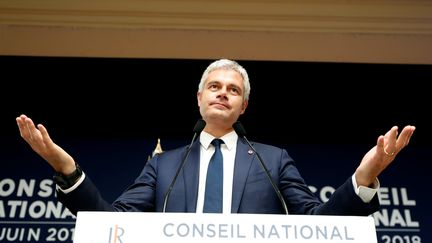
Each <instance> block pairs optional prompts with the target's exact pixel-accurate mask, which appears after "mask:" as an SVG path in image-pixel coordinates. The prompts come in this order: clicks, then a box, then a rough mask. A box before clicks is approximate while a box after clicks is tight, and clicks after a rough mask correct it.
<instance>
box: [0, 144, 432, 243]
mask: <svg viewBox="0 0 432 243" xmlns="http://www.w3.org/2000/svg"><path fill="white" fill-rule="evenodd" d="M60 143H61V144H62V145H63V147H64V148H65V149H66V150H67V151H69V152H70V153H71V154H72V155H73V156H74V158H75V159H76V160H77V161H78V162H79V163H80V164H81V167H82V168H84V170H85V172H86V173H87V174H88V175H90V176H91V177H92V179H93V181H94V182H95V184H96V185H97V186H98V187H99V189H100V191H101V193H102V194H103V195H104V196H105V198H106V199H107V200H108V201H113V200H114V199H115V198H116V197H117V196H118V195H119V194H120V193H121V192H122V191H123V190H124V189H125V188H126V186H127V185H129V184H130V183H132V181H133V180H134V179H135V177H136V176H137V175H138V174H139V173H140V171H141V169H142V167H143V165H144V164H145V162H146V161H147V158H148V156H149V155H151V152H152V150H153V149H154V147H155V145H156V140H154V141H150V140H145V139H142V140H141V139H112V140H107V139H63V140H62V141H60ZM161 143H162V148H163V149H164V150H166V149H170V148H174V147H176V146H178V145H183V144H187V143H188V141H182V140H171V139H169V138H167V139H164V138H162V140H161ZM0 145H1V147H2V152H1V153H0V161H1V164H2V169H1V171H0V175H1V177H0V199H1V200H0V225H1V227H0V241H4V240H5V239H6V240H7V241H8V240H9V241H11V240H14V241H21V242H46V241H49V240H54V241H57V242H71V239H72V232H73V228H74V218H73V217H72V216H71V215H70V214H69V213H68V211H67V210H65V208H64V207H63V206H62V205H61V204H59V203H57V201H56V199H55V194H54V185H53V183H52V180H51V176H52V173H53V171H52V169H51V168H50V167H49V166H48V164H47V163H46V162H44V161H43V160H42V159H41V158H39V157H38V156H37V155H36V154H35V153H33V152H32V151H31V149H30V148H29V147H28V146H27V144H25V142H24V141H21V140H20V138H19V137H17V138H16V139H8V140H5V139H2V140H1V141H0ZM285 147H286V148H287V150H288V152H289V153H290V155H291V156H292V157H293V158H294V159H295V160H296V162H297V166H298V167H299V170H300V171H301V173H302V175H303V177H304V178H305V179H306V182H307V183H308V184H309V185H310V186H311V189H312V190H313V191H314V192H315V193H316V195H317V196H319V197H320V199H321V200H326V199H327V198H328V196H329V195H330V194H331V193H332V191H333V190H334V188H335V187H337V186H338V185H340V184H341V183H342V182H343V181H344V180H346V178H347V177H349V176H351V174H352V173H353V172H354V169H355V167H356V166H357V164H358V163H359V161H360V160H361V156H363V154H364V153H365V152H366V151H367V150H368V149H369V146H365V145H336V144H334V145H328V144H327V145H324V144H303V145H287V146H285ZM430 150H431V147H419V146H411V147H407V148H406V150H404V151H402V153H401V154H399V156H398V157H397V159H396V161H395V162H394V164H392V165H391V167H390V168H388V170H386V171H385V172H384V174H383V175H382V176H381V177H380V181H381V191H380V200H381V203H382V204H383V206H382V208H381V210H380V211H379V212H378V213H376V214H375V215H374V218H375V221H376V227H377V234H378V240H379V241H378V242H380V243H386V242H429V241H430V240H431V239H432V237H431V235H430V231H429V230H428V229H430V228H431V227H432V222H431V221H432V215H431V213H430V210H429V207H428V205H427V198H426V197H427V193H426V192H427V191H428V190H429V189H430V188H429V187H430V183H429V180H428V178H427V176H428V172H429V171H431V162H432V157H431V154H430V153H428V151H430Z"/></svg>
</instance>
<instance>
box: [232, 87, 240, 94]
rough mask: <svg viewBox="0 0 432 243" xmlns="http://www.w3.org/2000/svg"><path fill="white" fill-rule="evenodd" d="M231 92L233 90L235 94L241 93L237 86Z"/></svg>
mask: <svg viewBox="0 0 432 243" xmlns="http://www.w3.org/2000/svg"><path fill="white" fill-rule="evenodd" d="M231 92H233V93H234V94H239V93H240V92H239V90H238V89H237V88H231Z"/></svg>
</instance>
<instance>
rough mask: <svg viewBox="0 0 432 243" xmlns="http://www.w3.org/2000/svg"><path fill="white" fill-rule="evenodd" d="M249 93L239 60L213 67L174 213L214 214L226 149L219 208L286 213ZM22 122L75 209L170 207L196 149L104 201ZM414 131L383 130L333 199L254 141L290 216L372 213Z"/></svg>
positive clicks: (157, 164)
mask: <svg viewBox="0 0 432 243" xmlns="http://www.w3.org/2000/svg"><path fill="white" fill-rule="evenodd" d="M249 93H250V84H249V78H248V75H247V72H246V70H245V69H244V68H243V67H241V66H240V65H239V64H238V63H237V62H235V61H231V60H226V59H221V60H217V61H215V62H213V63H212V64H210V65H209V67H208V68H207V69H206V70H205V72H204V74H203V76H202V79H201V82H200V84H199V87H198V92H197V100H198V106H199V110H200V113H201V116H202V118H203V120H204V121H205V122H206V125H205V127H204V130H203V131H202V132H201V134H200V136H199V139H197V140H196V141H195V142H194V143H193V144H192V146H191V150H190V154H189V156H188V159H187V161H186V163H185V166H184V167H183V168H182V171H181V172H180V174H179V176H178V178H177V181H176V183H175V184H174V187H173V190H172V193H171V196H170V200H169V202H167V206H166V211H167V212H212V211H207V209H206V207H207V206H206V204H207V203H208V202H207V199H206V198H207V195H208V194H209V193H208V190H210V189H207V188H208V187H207V185H206V180H210V179H209V178H212V175H214V174H212V173H214V172H211V174H210V176H207V169H208V168H210V167H213V166H212V163H213V162H212V161H213V159H211V157H212V156H213V154H219V153H221V155H220V158H222V159H223V168H222V169H223V184H222V186H221V189H220V190H221V191H220V193H221V197H220V198H221V199H220V202H219V206H220V209H219V212H222V213H284V207H283V205H282V204H281V202H280V200H279V198H278V196H277V194H276V193H275V190H274V189H273V188H272V185H271V183H270V181H269V180H268V178H266V174H265V172H264V170H263V169H262V167H261V165H260V164H259V161H258V158H257V155H256V154H255V152H253V151H252V150H251V149H250V147H249V145H248V144H247V143H246V141H245V140H244V139H241V138H239V137H238V135H237V134H236V132H235V131H234V129H233V124H234V123H235V122H236V121H237V119H238V118H239V117H240V115H242V114H243V113H244V112H245V110H246V108H247V106H248V100H249ZM16 120H17V124H18V127H19V130H20V133H21V136H22V137H23V138H24V140H25V141H27V143H28V144H29V145H30V146H31V147H32V149H33V150H34V151H35V152H36V153H38V154H39V155H40V156H42V157H43V158H44V159H45V160H46V161H47V162H48V163H49V164H50V165H51V166H52V167H53V168H54V170H55V171H56V173H57V176H56V177H55V178H56V182H57V185H58V186H59V192H58V193H57V195H58V198H59V200H60V201H61V202H62V203H63V204H64V205H65V206H66V207H68V208H69V210H71V212H72V213H74V214H76V213H77V211H80V210H86V211H91V210H108V211H146V212H148V211H156V212H161V211H163V210H164V202H165V194H166V193H167V191H168V189H169V186H170V184H171V182H172V181H173V178H174V177H175V174H176V171H177V169H178V168H179V166H180V163H181V161H182V160H183V158H184V156H185V154H186V152H187V148H188V147H187V146H185V147H181V148H178V149H175V150H171V151H165V152H164V153H162V154H159V155H156V156H155V157H154V158H152V159H151V160H150V161H148V162H147V164H146V165H145V167H144V169H143V171H142V172H141V174H140V176H139V177H138V178H136V180H135V182H134V183H133V184H132V185H131V186H130V187H129V188H128V189H127V190H126V191H125V192H123V193H122V194H121V195H120V197H119V198H118V199H117V200H115V201H114V202H113V203H112V204H111V203H108V202H106V201H105V200H103V198H102V196H101V195H100V194H99V192H98V190H97V188H96V187H95V186H94V184H93V183H92V182H91V180H90V178H89V176H88V175H86V174H85V173H83V172H82V171H81V170H80V168H79V166H77V164H76V163H75V161H74V159H73V158H72V157H71V156H70V155H69V154H68V153H66V152H65V151H64V150H63V149H62V148H61V147H59V146H58V145H56V144H55V143H54V142H53V141H52V140H51V139H50V137H49V135H48V132H47V130H46V128H45V127H44V126H43V125H40V124H39V125H38V126H37V127H36V126H35V125H34V123H33V121H32V120H31V119H30V118H28V117H27V116H25V115H21V116H20V117H17V119H16ZM414 130H415V127H414V126H406V127H404V128H403V130H402V131H401V133H400V134H399V136H398V128H397V127H396V126H395V127H392V128H391V129H390V130H389V131H388V132H387V133H386V134H385V135H383V136H379V137H378V140H377V144H376V146H374V147H373V148H372V149H371V150H370V151H369V152H367V153H366V155H365V156H364V157H363V159H362V161H361V163H360V165H359V166H358V167H357V169H356V171H355V173H354V174H353V176H352V177H350V178H348V179H347V180H346V182H345V183H344V184H342V185H341V186H340V187H339V188H338V189H337V190H336V191H335V192H334V193H333V195H332V197H331V198H330V200H329V201H327V202H326V203H321V202H320V201H319V200H318V199H317V197H316V196H315V195H314V194H313V193H312V192H311V191H310V190H309V189H308V187H307V185H306V184H305V182H304V180H303V179H302V177H301V176H300V173H299V172H298V170H297V169H296V167H295V164H294V161H293V160H292V159H291V158H290V157H289V155H288V153H287V152H286V151H285V150H284V149H280V148H277V147H274V146H270V145H265V144H260V143H253V146H254V148H255V149H256V151H257V152H258V153H259V154H260V155H261V157H262V158H263V161H264V162H265V163H266V165H265V166H266V167H267V168H268V171H269V173H270V175H271V178H272V180H273V181H274V182H276V185H277V186H278V189H279V190H280V192H281V194H282V196H283V199H284V201H285V202H286V204H287V208H288V212H289V213H290V214H333V215H369V214H372V213H373V212H375V211H376V210H378V208H379V202H378V198H377V195H376V191H377V188H378V186H379V183H378V180H377V177H378V175H379V174H380V173H381V172H382V171H383V170H384V169H385V168H386V167H387V166H388V165H389V164H390V163H391V162H392V161H393V160H394V159H395V156H396V155H397V154H398V153H399V152H400V151H401V150H402V149H403V148H404V147H405V146H406V145H407V144H408V143H409V140H410V138H411V136H412V134H413V132H414ZM215 138H219V139H221V140H222V144H221V145H213V144H212V141H213V140H214V139H215ZM219 146H220V150H219ZM215 151H216V152H215ZM219 151H220V152H219ZM210 184H211V183H210ZM213 184H214V183H213ZM213 186H214V185H213ZM212 195H213V196H214V193H213V194H212Z"/></svg>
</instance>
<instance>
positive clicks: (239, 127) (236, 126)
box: [233, 121, 288, 214]
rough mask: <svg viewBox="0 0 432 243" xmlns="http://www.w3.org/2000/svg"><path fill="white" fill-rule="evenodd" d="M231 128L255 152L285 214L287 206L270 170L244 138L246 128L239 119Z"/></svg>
mask: <svg viewBox="0 0 432 243" xmlns="http://www.w3.org/2000/svg"><path fill="white" fill-rule="evenodd" d="M233 128H234V131H235V132H236V133H237V135H238V136H239V137H241V138H243V139H244V140H245V141H246V143H247V144H248V145H249V147H250V148H251V149H252V150H253V151H254V152H255V154H256V155H257V157H258V160H259V162H260V164H261V167H262V168H263V169H264V172H265V173H266V175H267V179H269V181H270V184H271V185H272V187H273V189H274V191H275V192H276V195H277V197H278V198H279V201H280V202H281V204H282V207H283V209H284V212H285V214H288V208H287V205H286V203H285V200H284V199H283V196H282V193H281V192H280V190H279V188H278V187H277V186H276V184H275V183H274V181H273V180H272V178H271V176H270V172H269V171H268V169H267V167H266V165H265V164H264V161H263V160H262V158H261V156H260V154H259V153H258V152H257V151H256V150H255V148H254V147H253V146H252V144H251V143H250V142H249V140H248V139H247V138H246V130H245V129H244V127H243V125H242V124H241V123H240V121H236V122H235V123H234V124H233Z"/></svg>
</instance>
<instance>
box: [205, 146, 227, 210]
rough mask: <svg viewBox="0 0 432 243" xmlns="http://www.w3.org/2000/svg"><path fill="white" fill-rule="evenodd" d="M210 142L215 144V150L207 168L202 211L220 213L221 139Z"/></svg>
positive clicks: (221, 184) (221, 177)
mask: <svg viewBox="0 0 432 243" xmlns="http://www.w3.org/2000/svg"><path fill="white" fill-rule="evenodd" d="M211 143H212V144H213V145H214V146H215V152H214V154H213V156H212V157H211V159H210V163H209V166H208V169H207V178H206V188H205V196H204V210H203V211H204V213H222V199H223V157H222V152H221V150H220V145H221V143H223V141H222V140H221V139H214V140H213V141H212V142H211Z"/></svg>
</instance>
